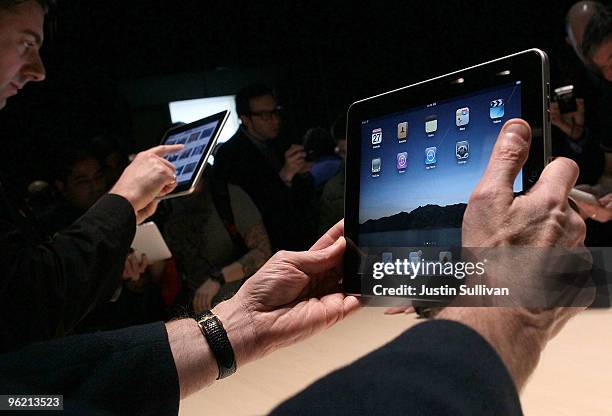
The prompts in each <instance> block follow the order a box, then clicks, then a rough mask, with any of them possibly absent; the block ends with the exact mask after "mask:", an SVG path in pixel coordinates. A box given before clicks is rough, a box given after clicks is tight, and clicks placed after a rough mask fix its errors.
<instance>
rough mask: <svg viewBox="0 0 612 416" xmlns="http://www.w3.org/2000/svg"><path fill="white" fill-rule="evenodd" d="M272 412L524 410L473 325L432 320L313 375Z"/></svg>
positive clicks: (444, 414)
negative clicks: (329, 371) (349, 361)
mask: <svg viewBox="0 0 612 416" xmlns="http://www.w3.org/2000/svg"><path fill="white" fill-rule="evenodd" d="M272 414H273V415H291V416H295V415H351V416H353V415H383V416H388V415H417V416H418V415H424V416H425V415H427V416H432V415H440V416H449V415H465V416H476V415H491V416H498V415H504V416H511V415H521V414H522V411H521V405H520V402H519V398H518V394H517V391H516V388H515V386H514V383H513V381H512V379H511V378H510V374H509V373H508V371H507V369H506V367H505V366H504V364H503V362H502V361H501V360H500V358H499V356H498V355H497V353H496V352H495V351H494V350H493V348H492V347H491V346H490V345H489V344H488V343H487V342H486V341H485V340H484V338H482V337H481V336H480V335H479V334H478V333H476V332H475V331H473V330H472V329H470V328H468V327H466V326H464V325H461V324H458V323H455V322H452V321H431V322H426V323H423V324H421V325H417V326H416V327H414V328H411V329H410V330H408V331H406V332H404V333H403V334H402V335H400V336H399V337H398V338H396V339H395V340H393V341H391V342H390V343H389V344H387V345H385V346H383V347H381V348H379V349H378V350H376V351H374V352H372V353H370V354H368V355H366V356H365V357H363V358H361V359H359V360H357V361H356V362H355V363H353V364H351V365H349V366H348V367H345V368H343V369H340V370H338V371H335V372H333V373H332V374H330V375H328V376H327V377H324V378H323V379H321V380H319V381H317V382H315V383H314V384H312V385H311V386H310V387H308V388H306V390H304V391H302V392H301V393H299V394H297V395H296V396H295V397H293V398H291V399H289V400H288V401H286V402H285V403H283V404H281V405H280V406H279V407H277V408H276V409H275V410H274V411H273V412H272Z"/></svg>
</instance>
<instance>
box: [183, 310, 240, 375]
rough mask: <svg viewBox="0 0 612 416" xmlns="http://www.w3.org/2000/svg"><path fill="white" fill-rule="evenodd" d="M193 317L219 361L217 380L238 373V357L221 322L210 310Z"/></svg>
mask: <svg viewBox="0 0 612 416" xmlns="http://www.w3.org/2000/svg"><path fill="white" fill-rule="evenodd" d="M192 317H193V319H195V320H196V322H197V323H198V326H199V327H200V331H202V335H203V336H204V338H205V339H206V342H208V346H209V347H210V350H211V351H212V353H213V355H214V356H215V359H216V360H217V366H218V367H219V375H218V376H217V380H221V379H222V378H225V377H228V376H231V375H232V374H234V373H235V372H236V357H235V356H234V349H233V348H232V344H231V343H230V340H229V338H228V336H227V332H226V331H225V328H223V324H222V323H221V320H220V319H219V318H218V317H217V315H215V314H214V313H212V311H210V310H205V311H202V312H198V313H196V314H194V315H192Z"/></svg>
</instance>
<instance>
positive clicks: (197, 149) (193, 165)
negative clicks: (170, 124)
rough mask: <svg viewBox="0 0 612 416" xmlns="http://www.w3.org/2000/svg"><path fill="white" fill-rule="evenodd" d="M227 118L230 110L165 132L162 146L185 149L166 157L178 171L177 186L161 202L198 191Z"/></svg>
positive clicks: (161, 197)
mask: <svg viewBox="0 0 612 416" xmlns="http://www.w3.org/2000/svg"><path fill="white" fill-rule="evenodd" d="M228 116H229V110H228V111H222V112H220V113H217V114H214V115H212V116H209V117H206V118H203V119H201V120H198V121H194V122H193V123H189V124H185V125H184V126H179V127H176V128H174V129H171V130H169V131H168V132H166V134H165V135H164V138H163V139H162V141H161V144H162V145H177V144H178V145H182V146H183V147H182V149H181V151H179V152H176V153H171V154H167V155H166V156H165V160H166V161H168V162H169V163H171V164H172V165H174V167H175V169H176V172H175V176H174V178H173V180H174V185H173V186H175V187H174V188H173V189H172V191H171V192H168V193H162V194H161V195H160V197H159V199H167V198H174V197H177V196H182V195H188V194H190V193H192V192H193V191H194V190H195V189H196V187H197V185H198V182H199V181H200V178H201V177H202V172H203V171H204V168H205V167H206V161H207V160H208V158H209V156H210V155H211V153H212V150H213V149H214V147H215V144H216V143H217V140H218V139H219V135H220V134H221V130H222V129H223V126H224V125H225V122H226V121H227V118H228Z"/></svg>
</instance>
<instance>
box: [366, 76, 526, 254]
mask: <svg viewBox="0 0 612 416" xmlns="http://www.w3.org/2000/svg"><path fill="white" fill-rule="evenodd" d="M515 117H521V82H520V81H513V82H511V83H507V84H502V85H499V86H496V87H492V88H487V89H483V90H478V91H475V92H473V93H470V94H467V95H462V96H459V97H453V98H451V99H448V100H444V101H439V102H431V103H423V105H421V106H418V107H413V108H407V109H406V110H405V111H401V112H396V113H393V114H386V115H383V116H382V117H377V118H374V119H368V120H361V155H362V157H361V163H360V168H359V170H360V180H359V182H360V184H359V185H360V193H359V213H358V215H359V228H358V229H359V231H358V233H359V236H358V241H359V246H361V247H384V246H393V247H422V246H455V247H457V246H460V245H461V223H462V219H463V213H464V211H465V208H466V206H467V202H468V199H469V197H470V195H471V193H472V191H473V189H474V188H475V187H476V185H477V183H478V182H479V180H480V178H481V177H482V174H483V173H484V170H485V168H486V166H487V163H488V161H489V156H490V155H491V151H492V149H493V146H494V144H495V141H496V139H497V135H498V134H499V131H500V129H501V127H502V125H503V123H504V122H505V121H507V120H509V119H511V118H515ZM522 190H523V178H522V173H519V175H518V177H517V178H516V181H515V183H514V191H515V192H520V191H522Z"/></svg>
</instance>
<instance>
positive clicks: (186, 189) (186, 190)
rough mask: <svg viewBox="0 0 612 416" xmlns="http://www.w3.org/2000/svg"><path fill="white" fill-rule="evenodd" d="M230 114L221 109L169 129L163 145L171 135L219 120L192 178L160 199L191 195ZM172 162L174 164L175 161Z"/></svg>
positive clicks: (162, 141) (162, 142)
mask: <svg viewBox="0 0 612 416" xmlns="http://www.w3.org/2000/svg"><path fill="white" fill-rule="evenodd" d="M229 114H230V111H229V110H224V111H221V112H220V113H217V114H213V115H211V116H208V117H205V118H203V119H200V120H197V121H194V122H192V123H189V124H185V125H183V126H178V127H175V128H173V129H170V130H168V131H167V132H166V134H164V137H163V138H162V140H161V143H160V144H162V145H163V144H166V141H167V140H168V137H169V136H171V135H172V136H173V135H175V134H177V133H178V134H180V133H182V132H185V131H187V130H192V129H194V128H197V127H199V126H203V125H205V124H208V123H211V122H213V121H219V122H218V123H217V127H216V129H215V131H214V132H213V134H212V137H211V139H210V141H209V142H208V144H207V145H206V149H204V152H203V153H202V156H201V157H200V160H199V161H198V166H197V167H196V169H195V170H194V174H193V175H192V176H191V180H190V181H189V182H186V183H184V184H179V185H178V186H177V187H176V188H175V189H174V190H173V191H172V192H171V193H169V194H167V195H164V196H163V197H161V198H159V199H168V198H176V197H177V196H184V195H189V194H191V193H192V192H193V191H194V190H195V189H196V188H197V185H198V182H199V181H200V179H201V178H202V173H203V172H204V168H205V167H206V161H207V160H208V158H209V157H210V155H211V154H212V151H213V149H214V148H215V145H216V144H217V140H218V139H219V136H220V134H221V130H223V126H225V122H226V121H227V119H228V118H229ZM171 163H172V162H171ZM172 164H173V165H174V163H172ZM175 166H176V165H175Z"/></svg>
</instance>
